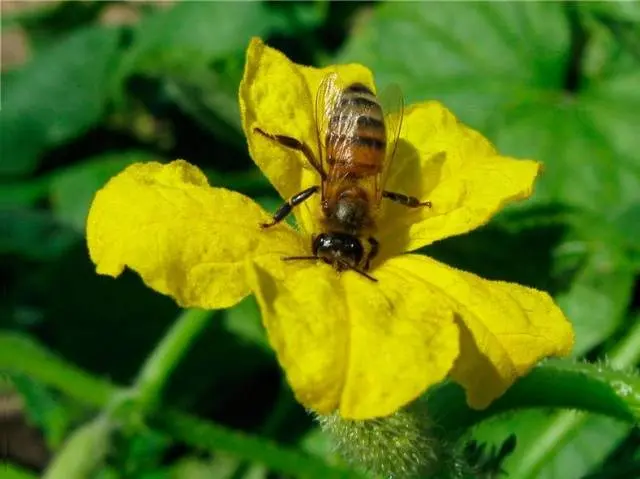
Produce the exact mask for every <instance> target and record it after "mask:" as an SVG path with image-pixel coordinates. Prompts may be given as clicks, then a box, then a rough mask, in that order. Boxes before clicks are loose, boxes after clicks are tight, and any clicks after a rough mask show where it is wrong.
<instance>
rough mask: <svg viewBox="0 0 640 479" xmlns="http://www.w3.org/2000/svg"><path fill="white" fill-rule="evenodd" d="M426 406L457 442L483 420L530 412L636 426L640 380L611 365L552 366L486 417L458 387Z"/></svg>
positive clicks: (439, 390)
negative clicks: (566, 412) (580, 414)
mask: <svg viewBox="0 0 640 479" xmlns="http://www.w3.org/2000/svg"><path fill="white" fill-rule="evenodd" d="M635 334H637V333H634V336H635ZM635 340H636V339H634V341H635ZM427 405H428V408H429V412H430V414H431V417H432V418H433V420H434V421H435V422H436V423H437V424H438V425H439V426H441V427H442V428H443V430H445V431H449V432H450V433H451V435H452V436H454V437H455V436H459V435H460V434H463V433H464V432H465V431H466V430H467V429H469V428H470V427H472V426H474V425H475V424H477V423H479V422H481V421H484V420H485V419H488V418H490V417H493V416H496V415H498V414H502V413H505V412H507V411H514V410H518V409H526V408H553V409H574V410H575V409H577V410H582V411H586V412H591V413H595V414H603V415H606V416H609V417H613V418H617V419H621V420H623V421H627V422H629V423H637V422H638V419H639V418H640V378H638V377H637V376H634V375H632V374H629V373H627V372H624V371H620V370H617V369H612V368H611V367H610V366H608V365H602V364H588V363H579V362H573V361H568V360H549V361H546V362H544V363H543V364H541V365H539V366H537V367H536V368H534V369H533V370H532V371H531V372H530V373H529V374H528V375H527V376H526V377H524V378H522V379H520V380H519V381H518V382H517V383H515V384H514V385H513V386H512V387H511V388H510V389H509V390H508V391H507V392H506V393H505V394H504V395H503V396H502V397H500V398H499V399H497V400H496V401H494V402H493V403H492V404H491V406H489V407H488V408H487V409H484V410H482V411H477V410H473V409H470V408H469V407H468V406H467V403H466V400H465V397H464V391H463V390H462V388H461V387H460V386H458V385H457V384H454V383H446V384H444V385H442V386H439V387H436V388H434V389H433V390H432V391H431V392H430V393H429V395H428V397H427Z"/></svg>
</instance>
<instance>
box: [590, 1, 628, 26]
mask: <svg viewBox="0 0 640 479" xmlns="http://www.w3.org/2000/svg"><path fill="white" fill-rule="evenodd" d="M580 8H582V9H584V10H586V11H588V12H591V13H595V14H597V15H599V16H602V17H604V18H611V19H614V20H619V21H623V22H629V23H640V3H638V2H636V1H629V0H608V1H598V2H580Z"/></svg>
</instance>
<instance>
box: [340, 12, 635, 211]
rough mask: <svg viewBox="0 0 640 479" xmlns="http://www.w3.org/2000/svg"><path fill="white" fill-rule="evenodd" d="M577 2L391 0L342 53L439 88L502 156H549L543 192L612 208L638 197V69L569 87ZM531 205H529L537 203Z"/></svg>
mask: <svg viewBox="0 0 640 479" xmlns="http://www.w3.org/2000/svg"><path fill="white" fill-rule="evenodd" d="M568 9H569V7H568V6H567V5H565V4H561V3H549V2H526V3H524V2H510V3H508V2H494V3H470V4H459V3H446V4H445V3H437V4H433V3H429V4H421V5H416V4H408V3H388V4H384V5H382V6H379V7H377V8H376V9H375V11H374V12H373V14H372V15H371V18H370V19H369V20H368V21H367V22H366V24H365V25H364V26H363V27H362V28H361V29H359V30H356V31H354V34H353V36H352V38H351V39H350V41H349V42H348V43H347V45H346V47H345V49H344V50H343V51H342V53H341V54H340V55H339V57H338V59H339V60H340V61H360V62H363V63H365V64H367V65H369V66H370V67H372V68H373V70H374V72H375V74H376V79H377V81H378V82H379V83H380V84H386V83H390V82H397V83H399V84H400V85H401V87H402V88H403V89H404V91H405V93H406V96H407V99H408V103H411V102H415V101H420V100H426V99H430V98H435V99H438V100H441V101H443V102H444V103H445V104H446V105H448V106H449V107H450V108H451V109H452V110H453V111H454V112H455V113H456V114H457V115H458V116H459V117H460V118H461V119H462V120H463V121H465V122H468V123H470V124H471V125H472V126H474V127H476V128H479V129H480V130H481V131H482V132H483V133H484V134H485V135H488V136H489V137H490V138H491V139H492V140H494V141H495V142H496V143H497V145H498V147H499V148H500V150H501V151H502V152H504V153H506V154H510V155H514V156H520V157H531V158H535V159H538V160H542V161H544V163H545V166H546V171H545V174H544V175H543V176H542V178H541V179H540V180H539V181H538V184H537V191H536V195H535V200H536V201H538V202H551V201H553V202H561V203H564V204H567V205H571V206H577V207H580V208H584V209H585V210H590V211H593V212H598V213H600V214H601V215H608V214H611V213H612V212H615V211H616V210H617V209H621V208H623V207H624V205H625V204H626V203H628V202H629V201H630V200H634V199H637V198H638V197H639V196H640V170H639V168H638V161H637V155H636V154H634V152H637V151H640V136H638V135H637V134H635V133H634V132H635V130H636V128H635V125H636V123H637V121H635V120H634V118H637V111H638V103H639V102H640V89H638V88H634V87H633V85H637V84H638V81H639V78H640V77H638V72H639V71H640V69H639V68H636V69H635V71H634V72H631V73H626V74H625V75H624V76H622V75H616V76H610V77H606V78H601V79H599V81H597V82H591V83H590V84H588V85H579V91H569V90H568V89H567V86H566V83H567V77H568V68H569V66H570V65H569V58H570V55H571V38H570V28H569V25H570V15H569V14H568ZM530 204H532V203H530Z"/></svg>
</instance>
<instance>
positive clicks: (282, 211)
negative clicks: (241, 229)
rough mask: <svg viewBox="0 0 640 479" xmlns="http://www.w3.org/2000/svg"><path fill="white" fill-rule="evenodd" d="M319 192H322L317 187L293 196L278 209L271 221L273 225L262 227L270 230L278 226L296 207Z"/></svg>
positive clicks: (263, 224) (268, 224)
mask: <svg viewBox="0 0 640 479" xmlns="http://www.w3.org/2000/svg"><path fill="white" fill-rule="evenodd" d="M318 190H320V187H319V186H318V185H315V186H312V187H310V188H307V189H306V190H303V191H301V192H300V193H298V194H295V195H293V196H292V197H291V198H290V199H289V201H286V202H285V203H283V204H282V206H281V207H280V208H278V210H277V211H276V212H275V214H274V215H273V220H272V221H271V223H262V224H261V225H260V226H261V227H262V228H269V227H271V226H273V225H277V224H278V223H280V222H281V221H282V220H283V219H285V218H286V217H287V216H288V215H289V213H291V211H292V210H293V207H294V206H298V205H299V204H300V203H302V202H303V201H305V200H307V199H309V198H310V197H311V196H313V195H314V194H315V193H317V192H318Z"/></svg>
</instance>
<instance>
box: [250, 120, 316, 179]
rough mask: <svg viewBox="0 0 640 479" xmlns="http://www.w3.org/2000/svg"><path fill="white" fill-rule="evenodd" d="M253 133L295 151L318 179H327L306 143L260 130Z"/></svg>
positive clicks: (257, 129) (255, 129)
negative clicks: (301, 156)
mask: <svg viewBox="0 0 640 479" xmlns="http://www.w3.org/2000/svg"><path fill="white" fill-rule="evenodd" d="M253 131H255V132H256V133H260V134H261V135H262V136H264V137H266V138H269V139H270V140H273V141H277V142H278V143H280V144H281V145H284V146H286V147H287V148H291V149H292V150H297V151H299V152H301V153H302V154H303V155H304V157H305V158H306V159H307V161H308V162H309V164H310V165H311V166H312V167H313V169H314V170H316V171H317V172H318V173H319V174H320V178H322V179H323V180H324V179H325V178H326V177H327V174H326V173H325V171H324V170H323V169H322V165H321V164H320V162H319V161H318V160H317V159H316V157H315V156H314V155H313V152H312V151H311V148H309V146H307V144H306V143H302V142H300V141H298V140H296V139H295V138H291V137H290V136H284V135H272V134H271V133H267V132H266V131H264V130H261V129H260V128H254V129H253Z"/></svg>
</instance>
